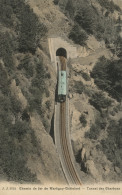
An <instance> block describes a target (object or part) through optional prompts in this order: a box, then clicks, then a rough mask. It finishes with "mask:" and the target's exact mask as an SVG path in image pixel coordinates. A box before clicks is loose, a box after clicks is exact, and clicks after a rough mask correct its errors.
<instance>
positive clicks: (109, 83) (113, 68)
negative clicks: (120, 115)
mask: <svg viewBox="0 0 122 195" xmlns="http://www.w3.org/2000/svg"><path fill="white" fill-rule="evenodd" d="M121 63H122V60H121V59H120V60H116V61H110V60H107V59H106V58H105V57H101V58H100V59H99V61H98V62H97V63H96V65H95V66H94V68H93V70H92V72H91V76H92V77H93V78H94V80H95V84H96V85H97V86H98V87H99V88H100V89H102V90H105V91H107V92H108V93H109V94H110V95H111V96H112V97H113V98H116V99H117V100H118V101H120V100H121V97H122V83H121V78H122V66H121Z"/></svg>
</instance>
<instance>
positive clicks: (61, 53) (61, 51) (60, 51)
mask: <svg viewBox="0 0 122 195" xmlns="http://www.w3.org/2000/svg"><path fill="white" fill-rule="evenodd" d="M56 56H64V57H65V58H67V51H66V49H64V48H62V47H61V48H58V49H57V51H56Z"/></svg>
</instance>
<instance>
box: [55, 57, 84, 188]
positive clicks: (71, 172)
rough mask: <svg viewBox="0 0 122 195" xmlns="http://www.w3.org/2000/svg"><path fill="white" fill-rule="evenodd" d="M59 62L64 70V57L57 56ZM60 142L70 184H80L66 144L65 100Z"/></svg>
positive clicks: (61, 108) (61, 109) (62, 108)
mask: <svg viewBox="0 0 122 195" xmlns="http://www.w3.org/2000/svg"><path fill="white" fill-rule="evenodd" d="M59 58H60V62H61V70H66V59H65V58H64V57H62V56H60V57H59ZM59 118H60V127H59V132H60V142H61V149H62V154H63V158H64V162H65V166H66V168H67V172H68V174H69V176H70V180H71V184H73V185H81V181H80V179H79V177H78V175H77V172H76V170H75V167H74V164H73V162H72V158H71V155H70V150H69V146H68V140H67V134H66V102H63V103H60V117H59Z"/></svg>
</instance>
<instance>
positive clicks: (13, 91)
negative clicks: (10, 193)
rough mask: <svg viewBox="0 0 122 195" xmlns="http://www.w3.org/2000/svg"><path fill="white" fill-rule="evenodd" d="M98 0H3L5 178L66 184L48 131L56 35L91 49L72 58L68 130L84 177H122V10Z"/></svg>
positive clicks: (0, 96)
mask: <svg viewBox="0 0 122 195" xmlns="http://www.w3.org/2000/svg"><path fill="white" fill-rule="evenodd" d="M101 2H103V1H99V0H97V1H94V0H91V1H90V0H87V1H84V0H80V1H79V0H78V1H71V0H70V1H69V0H63V1H60V0H54V1H53V0H50V1H48V0H41V1H40V0H35V1H34V0H28V1H26V0H20V1H17V0H14V1H10V0H7V1H6V0H0V5H1V6H0V27H1V28H0V51H1V52H0V104H1V105H0V106H1V111H0V127H1V129H0V153H1V158H0V178H1V179H2V181H3V180H4V181H16V182H22V183H23V182H39V183H42V184H44V183H49V182H51V183H52V182H56V183H62V184H63V183H65V182H66V181H65V178H64V176H63V172H62V169H61V166H60V161H59V158H58V154H57V153H56V148H55V145H54V143H53V140H52V137H51V136H50V131H51V120H52V118H53V112H54V99H55V95H54V94H55V84H56V73H55V72H54V70H53V68H52V66H51V61H50V56H49V50H48V41H47V38H48V37H49V36H52V35H53V36H63V37H64V38H66V39H67V40H68V39H69V40H70V41H72V43H73V42H74V43H75V44H80V45H81V46H82V47H83V48H85V51H86V54H85V55H84V56H85V57H82V58H81V57H79V58H77V59H74V60H72V61H70V62H69V67H70V86H69V87H70V93H69V96H70V104H71V109H70V118H71V121H70V122H71V136H72V145H73V150H74V154H75V157H76V161H77V163H78V164H79V167H80V168H81V176H83V177H84V178H86V179H87V180H88V181H93V182H94V181H100V180H101V181H120V180H121V177H120V173H121V167H120V164H121V158H120V156H121V153H120V143H121V140H120V132H121V122H122V119H121V104H120V102H121V87H122V85H121V75H122V70H121V54H122V49H121V48H122V47H121V46H122V39H121V36H120V35H119V34H120V24H121V14H120V12H121V9H120V7H118V6H117V5H116V4H113V3H110V1H107V0H106V1H104V2H107V4H102V3H101ZM91 16H92V17H91ZM82 56H83V55H82ZM86 56H87V57H86ZM102 56H104V57H102ZM111 67H112V69H111ZM111 70H113V71H111ZM118 94H119V95H118ZM79 105H80V106H79ZM84 181H85V179H84Z"/></svg>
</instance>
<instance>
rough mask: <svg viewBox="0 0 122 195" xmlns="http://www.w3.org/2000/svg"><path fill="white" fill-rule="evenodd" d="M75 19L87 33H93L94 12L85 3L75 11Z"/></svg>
mask: <svg viewBox="0 0 122 195" xmlns="http://www.w3.org/2000/svg"><path fill="white" fill-rule="evenodd" d="M75 21H76V22H77V23H78V24H79V25H80V26H81V27H82V28H83V29H84V30H85V31H86V32H87V33H89V34H93V30H94V26H95V13H94V11H93V9H92V8H91V7H90V6H88V5H87V4H86V3H85V4H82V6H81V7H80V9H79V10H78V11H77V12H76V15H75Z"/></svg>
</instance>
